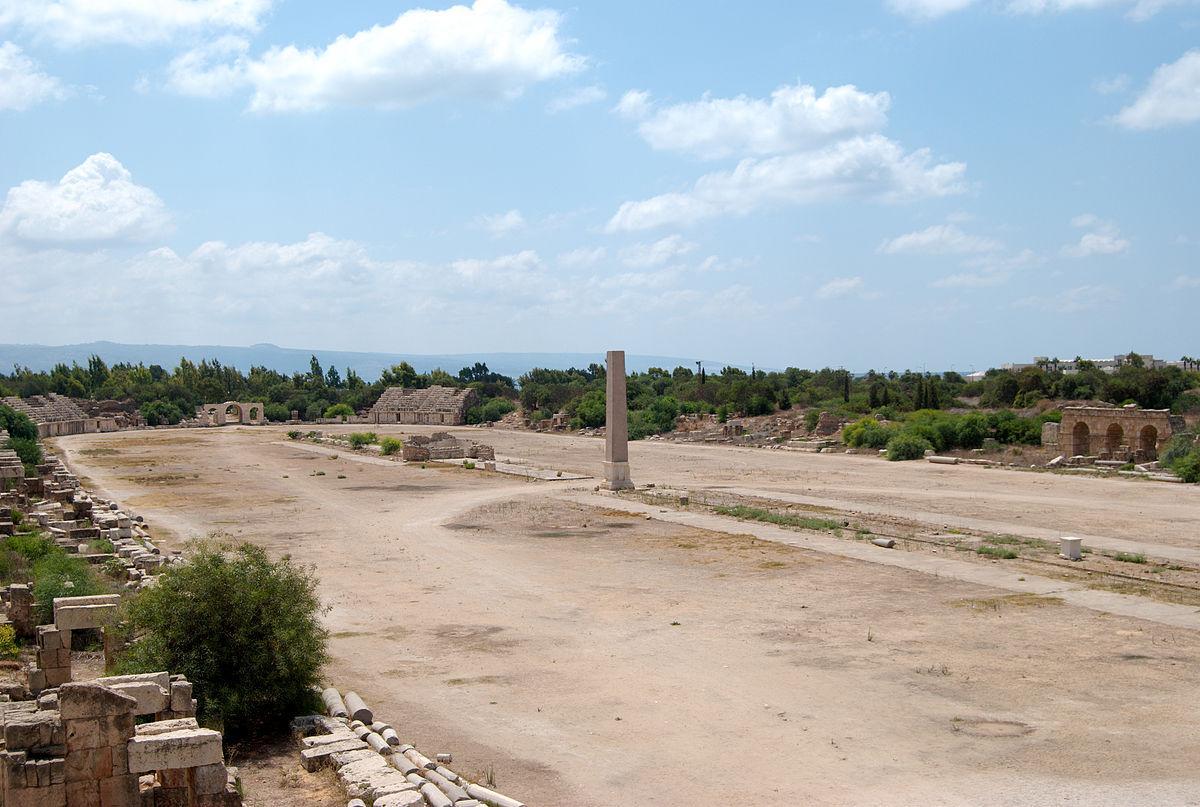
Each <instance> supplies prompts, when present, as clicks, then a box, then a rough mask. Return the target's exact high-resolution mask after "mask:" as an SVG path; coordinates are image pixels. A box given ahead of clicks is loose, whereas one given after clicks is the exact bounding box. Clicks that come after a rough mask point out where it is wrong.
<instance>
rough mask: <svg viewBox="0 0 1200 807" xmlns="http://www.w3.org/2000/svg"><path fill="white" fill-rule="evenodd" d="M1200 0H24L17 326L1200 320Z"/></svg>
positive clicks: (307, 336) (264, 334) (0, 30)
mask: <svg viewBox="0 0 1200 807" xmlns="http://www.w3.org/2000/svg"><path fill="white" fill-rule="evenodd" d="M1198 146H1200V2H1197V1H1196V0H847V2H839V3H824V2H820V3H819V2H796V1H795V0H791V1H790V2H772V1H770V0H757V2H754V3H728V2H711V1H709V0H692V2H688V3H682V2H665V1H664V0H629V1H628V2H627V1H626V0H604V1H603V2H599V1H597V2H586V1H577V2H575V3H573V4H569V5H555V4H552V3H551V2H538V0H530V2H528V3H518V2H506V0H475V2H474V3H473V4H469V5H452V4H449V3H437V2H427V3H425V4H412V3H406V2H367V1H366V0H363V1H361V2H354V3H336V4H334V3H327V2H320V1H319V0H154V1H153V2H152V1H151V0H105V1H104V2H99V1H98V0H0V194H3V203H2V205H0V342H26V343H34V342H36V343H42V344H62V343H69V342H81V341H92V340H101V339H103V340H111V341H118V342H135V343H170V344H176V343H178V344H228V345H245V344H253V343H259V342H269V343H273V344H278V345H283V346H289V347H301V348H306V347H307V348H323V349H330V350H335V349H337V350H359V351H388V352H409V353H470V352H472V351H491V352H498V351H548V352H555V351H581V352H591V351H595V352H602V351H603V350H606V349H614V348H622V349H625V350H627V351H629V352H631V353H653V354H660V355H678V356H692V357H701V358H707V359H713V360H723V361H729V362H734V363H738V364H744V365H750V364H757V365H758V366H760V367H764V366H765V367H784V366H799V367H823V366H833V367H838V366H845V367H849V368H853V369H858V370H865V369H868V368H876V369H885V368H897V369H902V368H907V367H912V368H917V369H920V368H929V369H951V368H953V369H959V370H971V369H979V368H986V367H989V366H994V365H997V364H999V363H1001V362H1004V361H1026V360H1029V359H1030V358H1032V357H1033V356H1035V355H1047V356H1061V357H1064V358H1067V357H1074V356H1075V355H1084V356H1089V357H1103V356H1112V355H1114V354H1116V353H1124V352H1128V351H1129V350H1131V349H1136V350H1138V351H1140V352H1150V353H1155V354H1156V355H1160V356H1163V357H1166V358H1172V359H1175V358H1179V356H1180V355H1182V354H1185V353H1190V354H1191V355H1195V353H1196V351H1197V349H1200V345H1197V344H1196V341H1197V335H1198V334H1200V316H1198V312H1200V157H1198V154H1200V148H1198Z"/></svg>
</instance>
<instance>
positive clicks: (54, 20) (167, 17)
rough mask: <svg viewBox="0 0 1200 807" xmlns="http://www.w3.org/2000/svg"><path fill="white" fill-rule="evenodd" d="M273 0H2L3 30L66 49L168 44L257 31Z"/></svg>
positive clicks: (0, 23)
mask: <svg viewBox="0 0 1200 807" xmlns="http://www.w3.org/2000/svg"><path fill="white" fill-rule="evenodd" d="M270 8H271V0H0V28H4V27H14V28H19V29H21V30H23V31H26V32H28V33H29V34H31V35H32V36H34V37H36V38H38V39H45V40H48V41H51V42H54V43H55V44H57V45H60V46H62V47H73V46H79V45H91V44H98V43H120V44H129V45H141V44H147V43H153V42H166V41H169V40H171V39H173V38H175V37H176V36H178V35H180V34H183V33H189V32H203V31H211V30H240V31H256V30H258V28H259V26H260V25H261V22H262V18H263V17H264V16H265V15H266V14H267V12H268V11H269V10H270Z"/></svg>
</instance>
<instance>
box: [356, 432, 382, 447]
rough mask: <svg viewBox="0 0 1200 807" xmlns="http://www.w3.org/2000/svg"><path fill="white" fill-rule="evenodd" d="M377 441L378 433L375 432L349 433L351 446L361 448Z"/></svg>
mask: <svg viewBox="0 0 1200 807" xmlns="http://www.w3.org/2000/svg"><path fill="white" fill-rule="evenodd" d="M377 442H379V435H377V434H375V432H354V433H353V434H351V435H350V447H351V448H362V447H363V446H369V445H371V444H372V443H377Z"/></svg>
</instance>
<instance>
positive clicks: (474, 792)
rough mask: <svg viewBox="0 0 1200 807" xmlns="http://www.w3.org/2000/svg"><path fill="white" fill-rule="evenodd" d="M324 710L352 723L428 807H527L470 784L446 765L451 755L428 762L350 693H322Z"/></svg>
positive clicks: (358, 804)
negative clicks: (386, 758)
mask: <svg viewBox="0 0 1200 807" xmlns="http://www.w3.org/2000/svg"><path fill="white" fill-rule="evenodd" d="M321 700H323V701H324V702H325V710H326V711H327V712H328V713H329V716H330V717H337V718H346V719H348V720H350V721H351V723H350V730H351V731H353V732H354V733H355V735H356V736H357V737H358V738H359V739H360V740H362V741H363V742H365V743H366V744H367V745H369V746H370V747H371V748H373V749H374V750H375V751H376V752H377V753H379V754H382V755H385V756H388V755H390V756H389V762H390V763H391V765H392V766H393V767H394V768H396V770H398V771H400V773H402V774H404V776H405V777H406V778H407V779H408V780H409V781H410V782H412V784H413V785H415V786H416V787H417V789H418V790H419V791H420V792H421V796H422V797H423V798H424V799H425V801H426V803H427V804H428V805H429V807H478V805H483V804H486V805H489V807H525V805H524V804H523V803H522V802H519V801H517V800H516V799H514V798H510V797H509V796H505V795H504V794H502V793H497V792H495V791H494V790H491V789H489V788H486V787H484V786H483V785H480V784H476V783H474V782H469V781H467V780H466V779H464V778H463V777H461V776H459V775H458V774H457V773H455V772H454V771H452V770H450V769H449V768H447V767H446V766H445V765H444V764H443V763H448V762H450V755H449V754H438V755H437V758H436V759H429V758H428V757H426V756H425V755H424V754H422V753H421V752H420V751H418V750H417V749H416V748H415V747H413V746H412V745H408V744H402V743H401V742H400V736H399V735H398V734H396V730H395V729H394V728H392V727H391V726H390V725H388V724H387V723H382V722H380V721H377V720H376V719H375V714H374V712H372V711H371V709H370V708H368V707H367V704H366V703H365V702H364V701H363V699H362V698H361V697H359V695H358V693H357V692H347V693H346V696H345V698H343V697H342V695H341V694H340V693H339V692H338V691H337V690H336V689H334V688H333V687H329V688H328V689H326V690H324V691H323V692H322V693H321ZM346 807H366V802H364V801H363V800H362V799H352V800H351V801H350V802H349V803H348V804H347V805H346Z"/></svg>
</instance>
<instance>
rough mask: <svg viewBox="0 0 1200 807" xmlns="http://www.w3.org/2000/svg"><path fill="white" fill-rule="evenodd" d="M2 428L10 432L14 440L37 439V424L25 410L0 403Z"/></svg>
mask: <svg viewBox="0 0 1200 807" xmlns="http://www.w3.org/2000/svg"><path fill="white" fill-rule="evenodd" d="M0 429H4V431H6V432H8V436H9V437H11V438H13V439H14V440H36V439H37V436H38V431H37V425H36V424H35V423H34V422H33V421H32V420H30V419H29V416H28V415H26V414H25V413H24V412H18V411H17V410H15V409H13V408H12V407H9V406H5V405H4V404H0Z"/></svg>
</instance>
